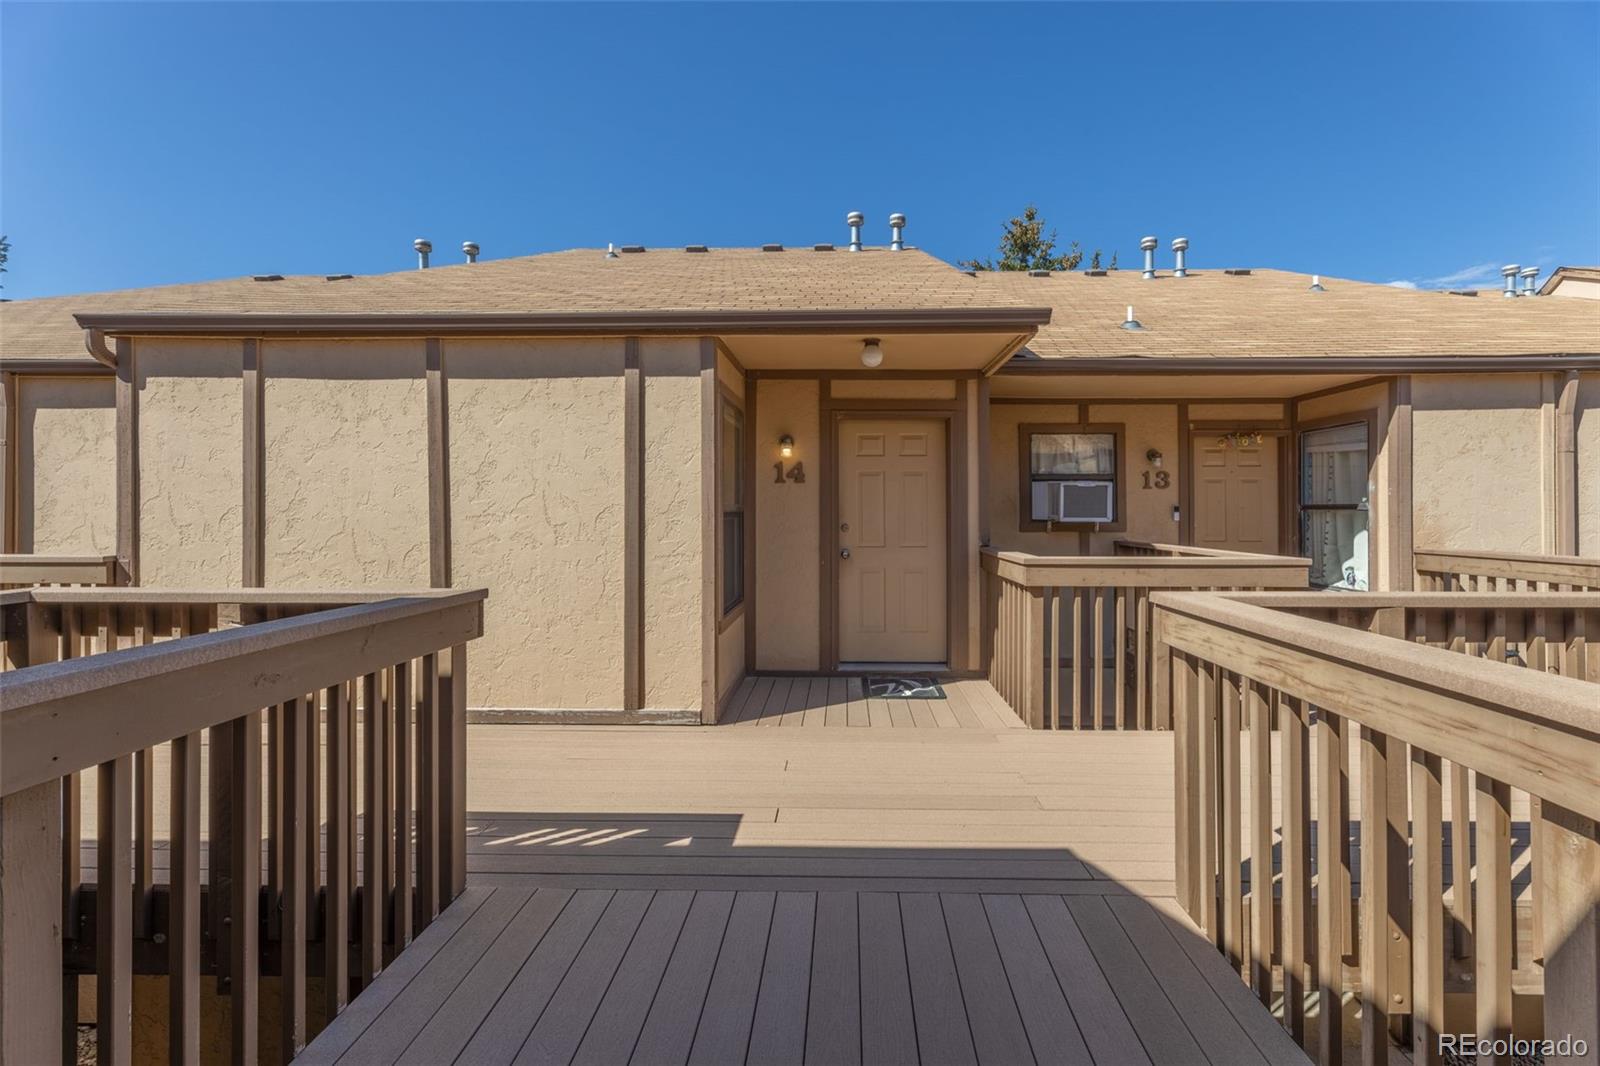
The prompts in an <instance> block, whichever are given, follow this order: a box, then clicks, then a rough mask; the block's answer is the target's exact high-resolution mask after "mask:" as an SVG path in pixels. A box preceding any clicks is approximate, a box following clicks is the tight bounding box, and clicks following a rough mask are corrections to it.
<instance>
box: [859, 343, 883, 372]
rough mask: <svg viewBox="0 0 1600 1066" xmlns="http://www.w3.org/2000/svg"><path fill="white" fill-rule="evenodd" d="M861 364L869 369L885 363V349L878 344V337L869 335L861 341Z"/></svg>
mask: <svg viewBox="0 0 1600 1066" xmlns="http://www.w3.org/2000/svg"><path fill="white" fill-rule="evenodd" d="M861 365H862V366H864V367H866V368H867V369H868V370H875V369H877V368H878V367H880V366H882V365H883V349H882V348H881V347H880V346H879V345H878V338H876V337H868V338H867V339H866V340H864V341H862V342H861Z"/></svg>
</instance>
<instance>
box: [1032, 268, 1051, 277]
mask: <svg viewBox="0 0 1600 1066" xmlns="http://www.w3.org/2000/svg"><path fill="white" fill-rule="evenodd" d="M1049 276H1050V271H1048V270H1030V271H1028V277H1030V278H1048V277H1049Z"/></svg>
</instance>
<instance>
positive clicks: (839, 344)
mask: <svg viewBox="0 0 1600 1066" xmlns="http://www.w3.org/2000/svg"><path fill="white" fill-rule="evenodd" d="M1026 336H1027V335H1026V334H1020V333H1016V332H1010V333H893V332H888V331H883V330H872V329H869V328H863V329H862V330H860V331H859V332H854V333H849V334H796V333H766V334H748V335H744V336H738V335H728V334H724V335H722V337H721V340H722V343H723V344H725V345H726V346H727V348H728V350H729V351H730V352H732V353H733V356H734V358H735V359H738V360H739V362H740V363H741V364H743V365H744V367H745V368H746V369H747V370H861V369H863V367H862V365H861V346H862V343H863V341H864V340H865V339H866V338H868V337H877V338H878V343H879V346H880V347H882V349H883V365H882V366H880V367H879V368H878V369H879V370H881V371H884V372H885V373H893V372H895V371H901V370H923V371H926V370H948V371H950V372H952V373H957V372H962V371H981V370H986V369H987V368H989V367H990V366H993V365H994V364H995V362H996V361H997V360H1000V359H1002V358H1004V357H1005V356H1007V355H1009V354H1010V352H1011V351H1012V350H1013V349H1014V348H1015V347H1016V346H1017V345H1018V344H1019V343H1021V342H1022V341H1023V340H1025V339H1026Z"/></svg>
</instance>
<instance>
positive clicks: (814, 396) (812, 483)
mask: <svg viewBox="0 0 1600 1066" xmlns="http://www.w3.org/2000/svg"><path fill="white" fill-rule="evenodd" d="M756 389H757V393H756V428H755V433H754V434H752V436H751V446H752V447H753V448H755V449H756V499H755V504H756V516H755V517H756V543H757V548H756V587H757V590H758V592H757V595H756V627H757V628H756V667H757V668H758V669H762V670H816V669H818V668H819V666H820V662H821V649H820V648H819V646H818V640H819V638H818V631H819V627H820V617H821V607H820V603H819V592H818V581H819V573H818V570H819V566H820V561H819V559H818V554H817V553H818V551H819V550H820V548H819V546H818V539H817V538H818V535H819V534H818V523H819V522H820V521H821V516H820V511H819V508H820V506H821V499H822V497H821V492H822V490H823V485H822V470H821V467H820V465H819V462H818V460H819V458H820V456H819V453H818V448H817V446H818V443H819V442H820V440H821V427H820V425H819V418H820V415H819V393H818V383H817V382H816V381H801V380H793V381H791V380H782V379H774V378H769V379H762V380H758V381H757V382H756ZM785 433H787V434H789V435H790V436H792V437H794V459H793V460H792V461H793V462H803V463H805V464H806V469H807V470H808V471H810V473H811V476H810V477H808V478H806V480H805V482H804V483H803V484H796V483H795V482H793V481H785V482H784V483H783V484H781V485H780V484H777V483H776V482H774V481H773V479H772V476H771V473H770V471H771V469H772V462H774V461H776V458H775V451H776V443H775V442H776V441H777V439H778V438H779V437H780V436H782V435H783V434H785Z"/></svg>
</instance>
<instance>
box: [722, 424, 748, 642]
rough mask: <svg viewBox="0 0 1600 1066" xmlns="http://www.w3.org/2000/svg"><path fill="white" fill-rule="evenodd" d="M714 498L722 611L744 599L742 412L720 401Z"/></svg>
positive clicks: (743, 444)
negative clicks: (718, 517) (717, 514)
mask: <svg viewBox="0 0 1600 1066" xmlns="http://www.w3.org/2000/svg"><path fill="white" fill-rule="evenodd" d="M720 436H721V440H720V441H719V443H720V445H721V449H720V453H719V455H718V456H717V467H718V473H717V479H718V486H717V498H718V500H719V501H721V507H722V529H721V534H722V535H721V541H722V544H721V548H722V613H723V614H727V613H728V612H730V611H732V610H733V609H734V608H735V607H737V606H739V604H741V603H743V602H744V448H745V441H744V412H743V411H741V410H740V409H739V408H738V406H737V405H736V404H734V403H732V402H730V401H729V400H728V399H726V398H724V399H723V401H722V425H721V433H720Z"/></svg>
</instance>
